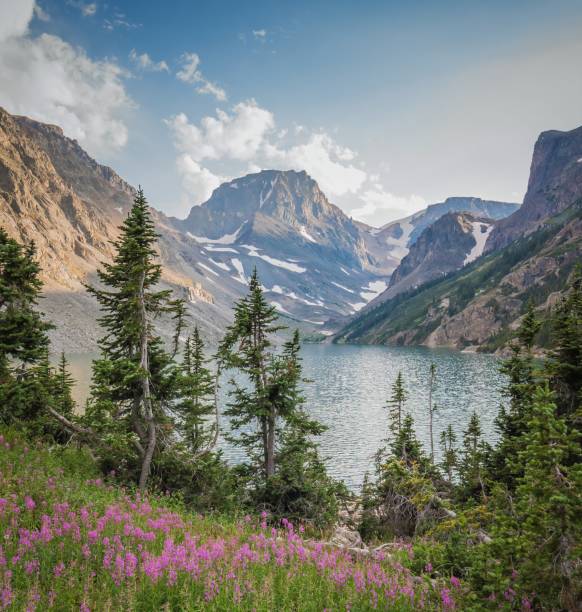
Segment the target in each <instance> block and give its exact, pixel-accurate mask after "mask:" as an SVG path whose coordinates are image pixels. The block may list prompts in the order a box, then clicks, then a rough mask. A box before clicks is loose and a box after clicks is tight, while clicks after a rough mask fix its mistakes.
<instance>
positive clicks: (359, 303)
mask: <svg viewBox="0 0 582 612" xmlns="http://www.w3.org/2000/svg"><path fill="white" fill-rule="evenodd" d="M365 305H366V302H358V303H357V304H350V306H351V307H352V308H353V309H354V312H358V310H362V308H363V307H364V306H365Z"/></svg>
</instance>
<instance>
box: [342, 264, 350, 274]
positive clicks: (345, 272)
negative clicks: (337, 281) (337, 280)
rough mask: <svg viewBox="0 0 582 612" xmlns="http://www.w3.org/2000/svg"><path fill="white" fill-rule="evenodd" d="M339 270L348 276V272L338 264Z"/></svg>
mask: <svg viewBox="0 0 582 612" xmlns="http://www.w3.org/2000/svg"><path fill="white" fill-rule="evenodd" d="M340 270H341V271H342V272H343V273H344V274H345V275H346V276H350V273H349V272H348V271H347V270H346V269H345V268H344V267H343V266H340Z"/></svg>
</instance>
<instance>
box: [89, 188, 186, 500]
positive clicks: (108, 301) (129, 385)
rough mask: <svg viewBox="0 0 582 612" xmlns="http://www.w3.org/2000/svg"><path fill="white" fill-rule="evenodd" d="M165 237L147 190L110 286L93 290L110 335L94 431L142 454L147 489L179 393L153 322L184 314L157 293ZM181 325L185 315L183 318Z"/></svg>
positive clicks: (124, 231) (109, 276)
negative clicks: (161, 432) (160, 239)
mask: <svg viewBox="0 0 582 612" xmlns="http://www.w3.org/2000/svg"><path fill="white" fill-rule="evenodd" d="M156 241H157V234H156V232H155V227H154V223H153V221H152V218H151V214H150V211H149V207H148V204H147V201H146V199H145V197H144V194H143V191H142V190H141V189H140V190H138V192H137V194H136V196H135V199H134V203H133V206H132V208H131V211H130V213H129V214H128V216H127V218H126V219H125V221H124V222H123V224H122V225H121V232H120V236H119V238H118V240H116V241H115V242H114V243H113V245H114V247H115V251H116V253H115V256H114V259H113V263H111V264H104V266H103V268H102V269H101V270H99V271H98V276H99V280H100V281H101V284H102V286H104V287H105V288H99V287H88V291H89V292H90V293H92V294H93V295H94V296H95V297H96V298H97V301H98V302H99V304H100V306H101V308H102V311H103V313H104V314H103V315H102V317H101V318H100V320H99V322H100V324H101V326H102V327H103V328H104V330H105V332H106V333H105V336H104V337H103V338H102V339H101V340H100V343H99V346H100V349H101V357H100V358H99V359H97V360H96V361H95V362H94V363H93V388H92V403H91V410H90V412H89V414H88V417H89V422H90V423H91V425H92V426H94V427H96V428H99V429H101V430H103V431H106V432H107V435H109V436H115V438H116V440H117V442H116V443H117V444H120V445H121V446H123V445H126V446H127V448H126V452H128V451H129V448H130V446H133V447H135V448H136V449H137V451H138V455H139V463H140V468H139V486H140V488H142V489H143V488H145V486H146V484H147V480H148V477H149V474H150V470H151V464H152V460H153V457H154V453H155V451H156V446H157V442H158V435H157V434H158V431H157V430H158V428H159V427H160V426H161V425H162V424H163V423H164V422H165V420H166V413H165V410H166V409H167V408H168V406H169V404H170V403H171V401H172V400H173V399H174V396H175V394H176V388H175V387H176V385H175V371H174V368H173V362H172V358H171V356H170V355H168V354H167V353H166V351H165V350H164V349H163V347H162V342H161V340H160V338H159V337H158V336H157V335H156V334H155V332H154V328H153V321H154V319H155V318H157V317H159V316H161V315H162V314H176V313H177V312H180V311H181V310H182V309H181V303H180V301H179V300H178V301H176V300H172V299H171V292H170V291H169V290H161V291H160V290H156V285H157V284H158V282H159V280H160V277H161V266H160V264H159V263H158V262H157V253H156V250H155V246H156ZM180 320H181V318H180Z"/></svg>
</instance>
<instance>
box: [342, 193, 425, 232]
mask: <svg viewBox="0 0 582 612" xmlns="http://www.w3.org/2000/svg"><path fill="white" fill-rule="evenodd" d="M360 199H361V200H362V202H363V204H362V205H361V206H359V207H358V208H354V209H352V210H351V211H350V212H349V214H350V215H351V216H352V217H354V219H358V220H359V221H364V222H365V223H371V224H372V225H381V224H383V223H386V222H387V221H390V220H393V219H401V218H402V217H408V216H409V215H411V214H412V213H414V212H416V211H417V210H421V209H423V208H425V207H426V205H427V202H426V200H425V199H424V198H422V197H420V196H418V195H414V194H413V195H410V196H408V197H404V196H397V195H394V194H393V193H389V192H387V191H386V190H385V189H384V187H383V186H382V185H381V184H379V183H374V184H373V185H372V186H371V187H370V188H369V189H366V190H365V191H363V192H362V193H361V194H360Z"/></svg>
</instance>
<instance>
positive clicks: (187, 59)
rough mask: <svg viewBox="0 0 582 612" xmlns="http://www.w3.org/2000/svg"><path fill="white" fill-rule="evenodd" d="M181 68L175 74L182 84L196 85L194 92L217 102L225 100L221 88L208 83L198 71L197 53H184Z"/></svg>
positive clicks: (224, 94) (198, 58)
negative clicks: (212, 98) (210, 96)
mask: <svg viewBox="0 0 582 612" xmlns="http://www.w3.org/2000/svg"><path fill="white" fill-rule="evenodd" d="M181 60H182V68H181V69H180V70H179V71H178V72H177V73H176V78H178V79H179V80H180V81H183V82H184V83H189V84H190V85H196V86H197V87H196V91H197V92H198V93H200V94H210V95H212V96H214V97H215V98H216V99H217V100H218V101H219V102H224V101H225V100H226V92H225V91H224V89H222V87H219V86H218V85H216V83H212V82H211V81H208V80H207V79H206V78H205V77H204V76H203V74H202V72H201V71H200V70H199V66H200V57H199V55H198V54H197V53H184V55H182V58H181Z"/></svg>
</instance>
